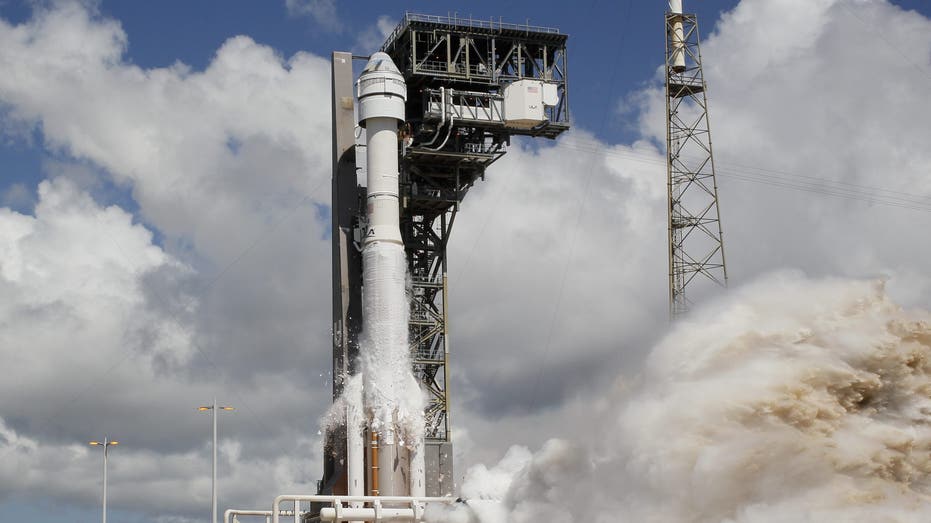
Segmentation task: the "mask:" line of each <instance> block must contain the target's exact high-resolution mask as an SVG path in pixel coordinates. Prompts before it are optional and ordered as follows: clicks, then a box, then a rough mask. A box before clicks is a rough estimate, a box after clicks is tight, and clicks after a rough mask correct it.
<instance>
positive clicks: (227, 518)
mask: <svg viewBox="0 0 931 523" xmlns="http://www.w3.org/2000/svg"><path fill="white" fill-rule="evenodd" d="M291 512H292V511H290V510H282V511H280V514H281V515H282V516H290V515H291ZM237 516H265V522H266V523H269V522H270V521H271V520H272V511H271V510H244V509H235V508H230V509H226V511H225V512H223V523H235V522H237V521H239V518H237ZM231 518H235V519H231Z"/></svg>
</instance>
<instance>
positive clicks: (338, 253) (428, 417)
mask: <svg viewBox="0 0 931 523" xmlns="http://www.w3.org/2000/svg"><path fill="white" fill-rule="evenodd" d="M567 38H568V37H567V35H566V34H563V33H560V31H559V30H557V29H553V28H546V27H535V26H531V25H523V24H520V25H518V24H507V23H502V22H501V21H499V20H496V19H491V20H478V19H472V18H469V19H464V18H457V17H440V16H428V15H418V14H410V13H408V14H406V15H405V16H404V18H403V20H402V21H401V23H400V24H399V25H398V27H397V28H396V29H395V30H394V32H393V33H392V34H391V35H390V36H389V37H388V39H387V40H386V42H385V44H384V45H383V46H382V48H381V51H383V52H385V53H387V54H388V55H389V56H390V57H391V59H392V60H393V61H394V63H395V64H396V65H397V67H398V69H399V70H400V73H401V74H402V75H403V77H404V81H405V82H406V85H407V92H408V96H407V102H406V106H405V113H406V114H405V118H406V120H405V122H404V124H403V125H402V126H401V128H400V133H399V138H400V141H401V153H400V177H399V186H400V187H399V196H400V213H401V216H400V227H401V237H402V240H403V243H404V249H405V252H406V255H407V264H408V273H409V275H410V286H409V290H408V294H409V298H410V317H409V341H410V350H411V357H412V358H411V359H412V361H413V372H414V375H415V377H416V378H417V379H418V380H419V382H420V383H421V386H422V389H423V390H424V391H425V393H426V395H427V397H428V398H429V400H428V403H427V406H426V408H425V413H424V414H425V423H426V427H425V429H426V431H425V432H426V454H425V457H426V487H427V488H426V490H427V495H429V496H437V495H449V494H451V493H452V487H453V474H452V442H451V438H450V408H449V405H450V402H449V388H448V384H449V375H450V373H449V363H450V361H449V355H450V337H449V314H448V303H449V302H448V296H449V291H448V279H447V267H448V260H447V256H446V252H447V245H448V242H449V237H450V232H451V230H452V227H453V224H454V222H455V219H456V215H457V213H458V212H459V208H460V204H461V203H462V201H463V198H464V197H465V195H466V194H467V192H468V191H469V189H470V188H471V187H472V186H473V185H474V184H475V182H477V181H479V180H482V179H484V176H485V170H486V169H487V168H488V166H490V165H491V164H492V163H494V162H495V161H496V160H498V159H499V158H501V156H503V155H504V154H505V152H506V148H507V146H508V145H510V140H511V137H512V136H515V135H524V136H535V137H538V136H542V137H546V138H555V137H557V136H558V135H559V134H561V133H562V132H564V131H566V130H567V129H568V128H569V109H568V83H567V61H566V40H567ZM352 58H353V57H352V56H351V55H350V54H349V53H334V54H333V99H332V104H333V136H334V142H333V158H334V165H333V206H332V212H333V395H334V399H335V398H337V397H338V396H339V395H340V394H341V393H342V389H343V385H344V380H345V379H346V377H347V376H349V375H351V374H353V373H354V372H355V368H354V367H355V361H356V358H357V355H358V351H359V346H358V337H359V331H360V326H361V324H362V323H361V315H362V309H361V307H360V306H359V304H360V296H361V293H362V292H364V289H362V281H361V274H362V271H361V261H360V255H359V252H358V249H357V248H356V247H355V246H354V245H357V244H358V243H359V242H360V241H361V240H360V238H361V236H362V234H361V229H360V228H361V227H363V226H364V224H363V223H362V222H363V220H364V216H365V209H364V202H365V200H366V188H365V187H360V186H359V184H358V182H357V179H358V177H357V175H356V169H357V167H356V155H355V151H354V149H355V147H357V146H364V144H358V145H357V144H356V137H357V136H358V135H356V136H354V135H353V96H352V64H351V62H352ZM345 438H346V434H345V433H342V434H340V433H331V434H328V435H327V448H326V456H325V465H324V477H323V480H322V481H321V483H320V489H319V490H320V493H322V494H344V493H345V492H346V485H345V482H346V476H345Z"/></svg>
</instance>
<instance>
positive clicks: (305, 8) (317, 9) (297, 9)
mask: <svg viewBox="0 0 931 523" xmlns="http://www.w3.org/2000/svg"><path fill="white" fill-rule="evenodd" d="M336 5H337V4H336V0H285V8H287V10H288V14H290V15H291V16H309V17H311V18H313V20H314V22H316V23H317V24H318V25H319V26H320V27H321V28H322V29H324V30H327V31H333V32H339V31H342V29H343V23H342V21H341V19H340V16H339V14H338V13H337V8H336Z"/></svg>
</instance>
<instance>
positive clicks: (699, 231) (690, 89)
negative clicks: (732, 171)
mask: <svg viewBox="0 0 931 523" xmlns="http://www.w3.org/2000/svg"><path fill="white" fill-rule="evenodd" d="M669 6H670V10H669V12H667V13H666V151H667V161H666V165H667V184H668V190H669V207H668V233H669V314H670V317H671V318H675V317H677V316H679V315H681V314H683V313H684V312H686V311H687V310H688V308H689V305H690V303H691V302H690V300H689V298H688V297H687V296H686V292H685V289H686V287H687V286H689V285H690V284H691V283H692V282H693V280H695V279H696V278H699V279H701V280H705V281H708V280H710V281H711V282H714V283H716V284H719V285H721V286H726V285H727V267H726V265H725V263H724V236H723V233H722V229H721V216H720V211H719V208H718V186H717V182H716V180H715V172H714V155H713V154H712V148H711V127H710V124H709V122H708V100H707V97H706V90H707V89H706V87H707V86H706V84H705V78H704V74H703V73H702V62H701V51H700V48H699V33H698V20H697V18H696V16H695V15H694V14H685V13H683V12H682V2H681V0H678V1H675V0H673V1H670V2H669Z"/></svg>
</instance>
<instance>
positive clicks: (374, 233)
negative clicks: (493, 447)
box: [349, 52, 423, 496]
mask: <svg viewBox="0 0 931 523" xmlns="http://www.w3.org/2000/svg"><path fill="white" fill-rule="evenodd" d="M357 93H358V97H359V125H360V126H361V127H364V128H365V134H366V192H367V195H366V227H365V237H364V239H363V243H362V245H363V247H362V288H363V292H362V308H363V316H362V345H361V354H360V356H361V360H362V365H361V368H362V373H363V379H362V387H363V400H362V402H363V410H364V412H365V415H366V416H367V427H368V430H369V431H370V433H371V436H372V437H371V438H368V439H369V441H375V442H377V443H376V444H374V445H373V447H375V448H376V449H377V450H375V452H372V453H370V455H369V467H370V470H369V476H368V478H369V485H370V487H371V489H372V491H370V492H368V493H365V494H377V495H381V496H407V495H410V494H411V486H412V485H415V484H418V482H417V481H415V478H413V477H412V474H411V467H410V458H411V456H412V454H413V455H414V456H415V457H416V455H417V453H418V451H420V449H422V446H423V443H422V439H423V428H422V426H423V406H422V396H421V394H420V389H419V385H418V383H417V382H416V380H415V379H414V377H413V374H412V372H411V360H410V349H409V344H408V319H409V313H410V311H409V304H408V301H407V296H406V283H407V281H406V280H407V263H406V258H405V253H404V245H403V242H402V240H401V230H400V204H399V203H400V202H399V196H398V192H399V189H398V174H399V169H398V157H399V154H398V146H399V140H398V125H399V123H400V122H403V121H404V104H405V101H406V100H407V86H406V85H405V82H404V77H403V76H402V75H401V73H400V72H399V71H398V69H397V67H396V66H395V64H394V62H393V61H392V60H391V58H390V57H389V56H388V55H387V54H385V53H380V52H379V53H375V54H373V55H372V56H371V58H370V59H369V62H368V64H366V67H365V70H364V71H363V72H362V74H361V75H360V76H359V80H358V82H357ZM418 424H419V426H418ZM353 444H355V445H359V439H355V440H353ZM412 449H413V452H412ZM359 450H362V452H364V450H363V449H359ZM352 455H353V456H355V455H357V453H356V452H352ZM421 461H422V460H421ZM350 466H351V468H350V470H349V480H350V485H353V484H354V483H353V480H354V479H356V480H360V483H361V479H362V478H365V477H366V472H365V471H364V470H359V469H360V468H362V467H360V465H359V460H357V461H353V460H350ZM353 469H355V470H353ZM416 474H420V475H421V476H422V474H423V470H422V467H419V470H417V471H415V475H416ZM419 484H423V477H420V478H419ZM375 490H377V492H375ZM356 494H357V493H356V492H350V495H356ZM360 494H361V493H360Z"/></svg>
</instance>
